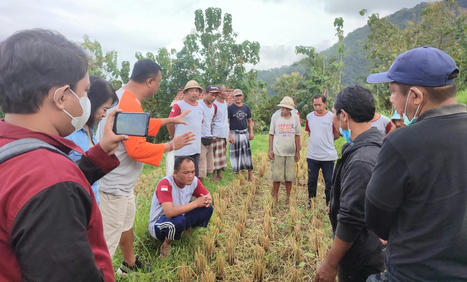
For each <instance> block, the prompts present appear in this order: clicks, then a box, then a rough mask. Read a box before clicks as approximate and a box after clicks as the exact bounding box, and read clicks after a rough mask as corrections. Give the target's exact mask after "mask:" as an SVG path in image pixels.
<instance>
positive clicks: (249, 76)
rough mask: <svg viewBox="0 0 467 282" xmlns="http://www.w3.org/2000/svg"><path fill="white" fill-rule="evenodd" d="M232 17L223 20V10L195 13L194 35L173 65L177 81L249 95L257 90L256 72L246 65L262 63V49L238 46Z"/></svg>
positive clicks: (253, 44) (249, 44) (245, 44)
mask: <svg viewBox="0 0 467 282" xmlns="http://www.w3.org/2000/svg"><path fill="white" fill-rule="evenodd" d="M236 37H237V34H236V33H235V32H234V31H233V29H232V15H231V14H229V13H225V14H224V16H222V10H221V9H220V8H207V9H206V10H205V11H204V13H203V11H202V10H201V9H199V10H196V11H195V32H193V33H191V34H189V35H187V36H186V37H185V41H184V46H183V48H182V50H180V52H178V53H177V60H176V62H175V64H174V73H175V74H176V77H175V80H177V81H179V82H180V83H181V84H180V85H182V83H185V82H186V81H188V80H190V79H196V80H198V82H200V83H201V84H203V85H206V84H227V85H228V86H231V87H234V88H242V89H243V90H244V91H245V92H249V90H250V87H252V86H253V87H256V84H255V82H254V80H255V78H256V77H255V76H256V72H255V71H253V70H250V71H246V67H245V66H246V65H247V64H251V65H255V64H257V63H258V62H259V48H260V45H259V43H258V42H256V41H248V40H245V41H243V42H241V43H237V42H236Z"/></svg>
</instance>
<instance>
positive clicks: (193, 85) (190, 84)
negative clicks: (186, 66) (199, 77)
mask: <svg viewBox="0 0 467 282" xmlns="http://www.w3.org/2000/svg"><path fill="white" fill-rule="evenodd" d="M191 88H198V89H199V91H200V92H203V88H201V86H199V84H198V82H196V81H195V80H190V81H188V82H187V83H186V85H185V88H183V92H185V91H186V90H188V89H191Z"/></svg>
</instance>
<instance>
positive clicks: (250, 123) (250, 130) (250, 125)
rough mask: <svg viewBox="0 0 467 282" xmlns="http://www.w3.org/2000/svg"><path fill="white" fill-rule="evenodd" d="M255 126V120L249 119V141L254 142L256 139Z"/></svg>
mask: <svg viewBox="0 0 467 282" xmlns="http://www.w3.org/2000/svg"><path fill="white" fill-rule="evenodd" d="M253 126H254V123H253V119H252V118H249V119H248V132H249V133H250V134H249V135H250V136H249V139H250V140H253V139H254V138H255V132H254V131H253Z"/></svg>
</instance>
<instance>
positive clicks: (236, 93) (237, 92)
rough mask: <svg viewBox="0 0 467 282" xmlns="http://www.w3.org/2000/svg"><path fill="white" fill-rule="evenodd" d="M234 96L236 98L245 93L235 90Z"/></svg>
mask: <svg viewBox="0 0 467 282" xmlns="http://www.w3.org/2000/svg"><path fill="white" fill-rule="evenodd" d="M232 95H233V96H234V97H235V96H240V95H243V91H242V90H240V89H235V90H234V91H233V94H232Z"/></svg>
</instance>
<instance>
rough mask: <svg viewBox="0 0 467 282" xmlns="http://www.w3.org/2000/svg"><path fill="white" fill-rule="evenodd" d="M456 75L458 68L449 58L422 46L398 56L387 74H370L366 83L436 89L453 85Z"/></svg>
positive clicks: (443, 53) (435, 50) (437, 50)
mask: <svg viewBox="0 0 467 282" xmlns="http://www.w3.org/2000/svg"><path fill="white" fill-rule="evenodd" d="M458 73H459V68H458V67H457V66H456V62H454V60H453V59H452V58H451V56H449V55H448V54H447V53H445V52H443V51H441V50H439V49H436V48H433V47H428V46H424V47H418V48H414V49H411V50H409V51H406V52H404V53H402V54H400V55H399V56H397V58H396V59H395V60H394V62H393V63H392V65H391V67H390V68H389V70H388V71H387V72H381V73H375V74H370V75H369V76H368V77H367V78H366V81H367V82H368V83H381V82H399V83H403V84H408V85H419V86H431V87H437V86H444V85H449V84H454V79H455V78H456V77H457V75H458Z"/></svg>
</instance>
